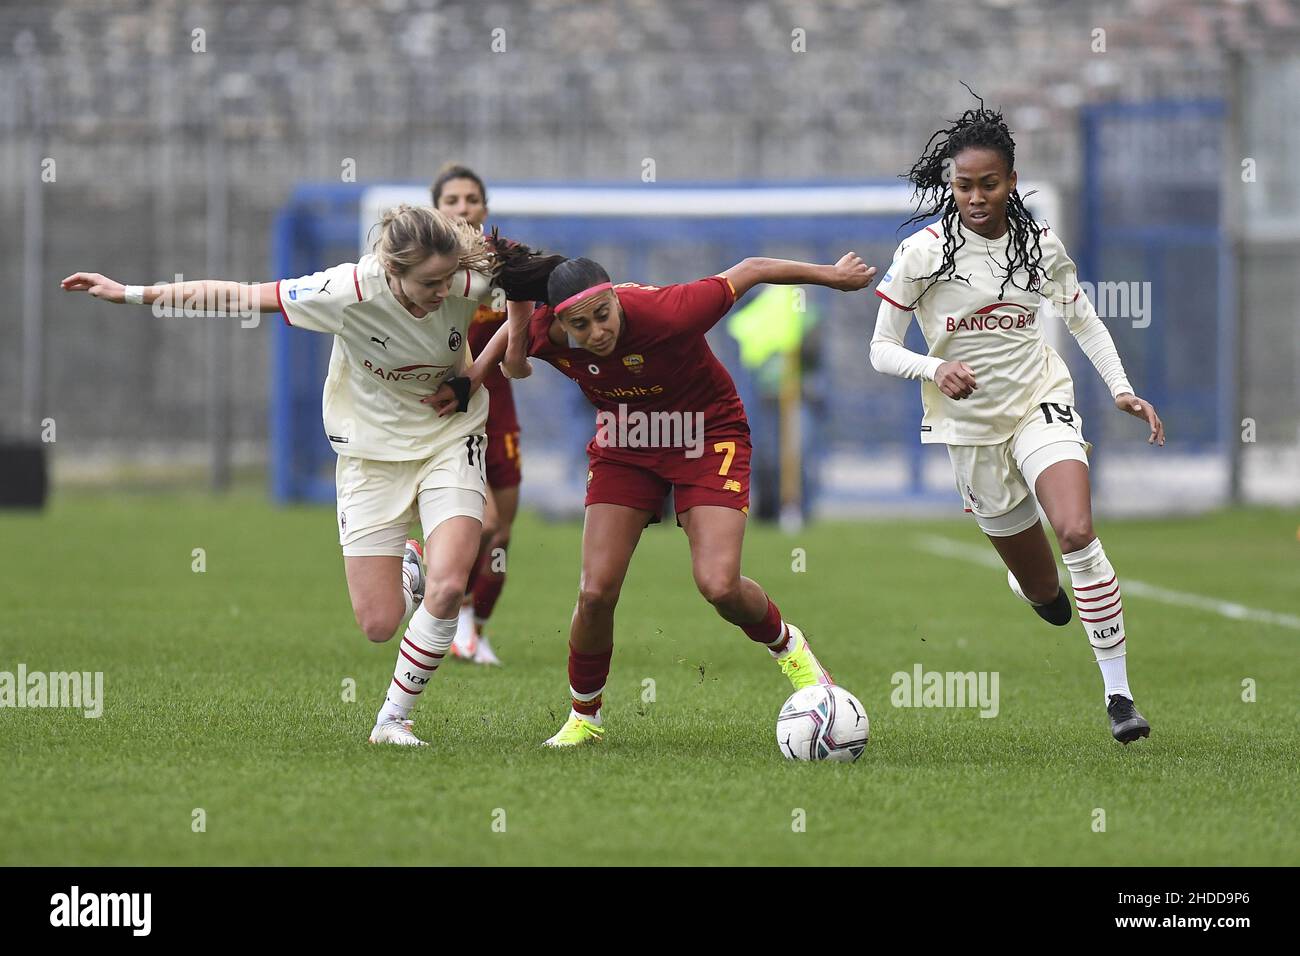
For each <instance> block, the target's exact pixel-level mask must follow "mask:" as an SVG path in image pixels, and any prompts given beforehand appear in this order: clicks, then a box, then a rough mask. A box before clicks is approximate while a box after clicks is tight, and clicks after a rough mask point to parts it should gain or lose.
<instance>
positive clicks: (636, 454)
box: [503, 252, 876, 747]
mask: <svg viewBox="0 0 1300 956" xmlns="http://www.w3.org/2000/svg"><path fill="white" fill-rule="evenodd" d="M875 272H876V270H875V269H872V268H868V267H867V266H866V264H865V263H864V262H863V261H862V260H861V259H860V258H858V256H857V255H855V254H854V253H852V252H850V253H848V254H847V255H845V256H844V257H843V258H842V259H840V260H839V262H837V263H835V264H834V265H813V264H811V263H806V262H789V261H785V260H781V259H758V258H751V259H746V260H744V261H743V262H741V263H739V264H737V265H735V266H732V267H731V268H730V269H728V270H727V271H726V272H723V273H722V274H720V275H716V276H710V277H709V278H707V279H700V280H699V281H697V282H689V283H686V284H683V285H672V286H664V287H662V288H658V287H655V286H648V285H639V284H637V283H634V282H624V283H620V284H619V285H617V286H614V285H612V284H611V282H610V279H609V275H608V274H607V273H606V272H605V270H604V269H602V268H601V267H600V266H599V265H598V264H596V263H595V262H592V261H591V260H590V259H570V260H567V261H565V262H562V263H561V264H560V265H558V266H557V267H556V268H555V269H554V270H553V271H552V272H551V274H550V277H549V280H548V283H547V303H548V304H547V305H546V306H544V307H542V308H540V309H538V310H537V311H535V312H534V313H533V314H532V316H531V317H530V318H527V319H525V318H523V315H524V313H523V312H522V311H519V310H513V309H512V311H511V313H510V318H509V320H508V325H507V327H508V330H509V331H508V346H507V354H506V361H505V363H503V364H504V368H505V370H506V372H507V373H508V374H509V375H511V376H512V377H515V378H522V377H524V376H526V375H528V374H529V373H530V371H531V368H530V364H529V361H528V359H527V356H528V355H534V356H537V357H538V358H540V359H543V360H545V361H547V362H549V363H550V364H551V365H553V366H555V368H557V369H558V370H559V371H560V372H562V373H563V374H564V375H567V376H568V377H569V378H571V379H573V380H574V381H575V382H577V383H578V385H579V386H580V387H581V388H582V390H583V392H585V393H586V395H587V398H589V399H590V400H591V402H592V404H593V405H595V406H596V408H597V416H596V424H597V429H596V435H595V437H593V438H592V440H591V442H590V444H589V445H588V446H587V453H588V459H589V470H588V472H587V500H586V519H585V522H584V526H583V533H582V579H581V583H580V585H579V592H578V604H577V607H576V608H575V610H574V612H573V621H572V624H571V626H570V632H569V685H570V687H569V690H570V695H571V698H572V711H571V713H570V715H569V719H568V720H567V721H566V722H565V724H564V726H563V727H562V728H561V729H560V731H559V733H557V734H556V735H555V736H554V737H551V738H550V739H549V740H547V741H546V743H547V745H548V746H552V747H568V746H574V745H576V744H582V743H587V742H590V741H598V740H600V739H601V736H602V735H603V733H604V730H603V727H602V722H601V712H600V707H601V695H602V693H603V692H604V689H605V681H606V679H607V677H608V675H609V665H610V657H611V655H612V653H613V646H614V607H615V605H616V604H617V603H618V596H619V591H620V589H621V588H622V585H623V578H624V576H625V575H626V573H627V568H628V564H629V563H630V561H631V559H632V552H633V551H634V550H636V545H637V541H638V540H639V539H640V537H641V532H642V530H644V528H645V527H646V525H648V524H650V523H651V522H654V521H658V520H659V509H660V505H661V503H662V502H663V500H664V496H665V495H666V493H667V491H668V489H669V488H670V487H671V488H672V489H673V500H674V505H675V508H676V511H677V521H678V524H680V525H681V527H682V528H683V529H684V530H685V531H686V536H687V538H689V539H690V546H691V565H692V570H693V571H694V575H695V584H696V586H697V587H698V588H699V590H700V593H701V594H702V595H703V596H704V597H705V599H706V600H707V601H708V602H709V603H710V604H712V605H713V607H714V608H715V609H716V610H717V612H718V614H720V615H721V616H722V617H723V619H724V620H726V621H729V622H731V623H732V624H735V625H737V626H738V627H740V628H741V630H743V631H744V632H745V634H746V636H748V637H749V639H750V640H752V641H755V642H757V643H759V644H762V645H764V646H765V647H766V648H767V649H768V650H769V651H770V653H771V654H772V656H773V657H774V658H775V659H776V660H777V662H778V663H779V664H780V666H781V670H782V671H783V672H784V673H785V674H786V676H787V677H789V679H790V681H791V683H792V684H794V686H795V688H796V689H798V688H801V687H807V686H809V685H811V684H816V683H823V684H829V683H831V678H830V675H829V674H828V673H827V672H826V670H825V669H824V668H823V667H822V666H821V664H820V663H818V661H817V658H816V657H814V656H813V653H812V651H811V650H810V649H809V647H808V642H807V640H805V638H804V636H803V633H802V632H801V631H800V630H799V628H797V627H795V626H794V625H792V624H789V623H788V622H785V621H783V620H782V619H781V614H780V612H779V611H778V610H777V607H776V605H775V604H773V603H772V600H771V599H770V598H769V597H768V595H767V592H765V591H764V590H763V588H761V587H760V586H759V585H758V584H757V583H756V582H755V581H752V580H750V579H749V578H747V577H743V576H742V575H741V573H740V551H741V544H742V542H743V541H744V536H745V520H746V512H747V511H748V508H749V457H750V440H749V424H748V423H747V422H746V420H745V409H744V406H743V405H742V404H741V402H740V397H739V396H738V395H737V394H736V386H735V385H734V383H733V382H732V380H731V376H730V375H728V374H727V371H726V369H725V368H723V366H722V363H720V362H719V361H718V359H717V358H716V357H715V356H714V354H713V352H712V351H711V350H710V349H709V345H708V343H707V342H706V341H705V338H704V335H705V333H706V332H708V331H709V329H711V328H712V327H713V326H714V325H715V324H716V323H717V322H718V320H719V319H721V318H722V316H723V315H725V314H726V312H727V311H728V310H729V309H730V308H731V306H732V305H733V304H734V303H735V301H736V299H737V298H739V297H740V296H742V295H744V294H745V293H746V292H747V291H748V290H749V289H751V288H752V287H754V286H755V285H758V284H759V283H764V282H768V283H774V284H778V285H796V284H812V285H822V286H827V287H829V288H832V289H838V290H841V291H845V292H849V291H854V290H857V289H862V288H865V287H866V286H867V285H869V284H870V282H871V280H872V277H873V276H874V275H875Z"/></svg>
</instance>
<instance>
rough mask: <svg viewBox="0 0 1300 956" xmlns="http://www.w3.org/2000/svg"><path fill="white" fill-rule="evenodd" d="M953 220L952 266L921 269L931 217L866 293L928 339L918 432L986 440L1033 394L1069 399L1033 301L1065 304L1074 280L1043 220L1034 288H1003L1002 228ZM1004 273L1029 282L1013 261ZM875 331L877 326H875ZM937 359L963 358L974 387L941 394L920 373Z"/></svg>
mask: <svg viewBox="0 0 1300 956" xmlns="http://www.w3.org/2000/svg"><path fill="white" fill-rule="evenodd" d="M955 228H956V229H957V230H959V232H960V236H961V238H964V239H965V243H964V244H963V245H962V246H961V247H960V248H959V249H958V250H957V252H956V257H955V263H956V269H955V271H954V273H953V275H951V276H950V277H948V278H946V279H943V280H941V281H937V282H936V281H935V280H934V279H926V278H925V277H926V276H929V275H930V274H931V273H933V272H935V271H936V270H937V269H938V268H939V264H940V262H941V261H942V259H943V233H942V226H941V224H939V223H935V224H933V225H930V226H926V227H924V228H922V229H920V230H918V231H917V232H915V233H914V234H913V235H911V236H908V237H907V239H905V240H904V241H903V243H902V244H901V245H900V246H899V247H898V250H897V251H896V252H895V253H894V261H893V263H892V264H891V265H890V267H889V269H888V270H887V271H886V273H885V276H884V278H883V279H882V280H881V281H880V284H879V285H878V286H877V287H876V295H878V296H880V297H881V298H882V299H884V300H885V301H886V302H888V303H889V304H890V305H892V306H894V307H895V308H896V309H899V310H902V312H905V313H911V315H912V317H914V318H915V319H916V322H917V324H918V325H919V326H920V327H921V334H922V335H923V336H924V337H925V342H926V345H928V346H929V353H928V354H929V355H930V356H931V357H932V358H931V360H930V364H929V366H928V368H927V372H926V374H925V375H921V376H920V377H921V378H922V383H921V401H922V405H923V406H924V409H925V413H924V416H923V418H922V421H921V441H922V442H923V443H939V442H942V443H946V444H950V445H993V444H998V443H1000V442H1003V441H1006V440H1007V439H1009V438H1010V437H1011V436H1012V433H1013V432H1014V430H1015V427H1016V423H1017V422H1019V421H1020V420H1021V419H1022V418H1023V417H1024V416H1025V413H1026V412H1028V411H1029V410H1030V409H1031V408H1033V407H1034V406H1036V405H1038V404H1040V403H1042V402H1055V403H1058V404H1061V405H1074V382H1073V380H1072V379H1071V378H1070V371H1069V369H1068V368H1067V367H1066V365H1065V362H1064V361H1063V360H1062V359H1061V357H1060V356H1059V355H1058V354H1057V353H1056V351H1055V350H1054V349H1053V348H1052V347H1051V346H1049V345H1048V344H1047V341H1046V339H1045V338H1044V336H1043V330H1042V328H1041V325H1040V313H1039V306H1040V305H1041V304H1042V300H1043V299H1044V298H1046V299H1049V300H1050V301H1052V302H1053V303H1054V304H1056V305H1057V306H1058V307H1065V306H1068V305H1070V304H1071V303H1073V302H1074V300H1075V299H1076V298H1077V297H1078V296H1079V295H1080V290H1079V286H1078V282H1077V280H1076V277H1075V267H1074V263H1073V262H1071V261H1070V257H1069V256H1068V255H1066V253H1065V247H1064V246H1063V245H1062V244H1061V241H1060V240H1059V239H1058V238H1057V237H1056V233H1055V232H1054V231H1052V230H1050V229H1049V228H1048V227H1047V226H1045V225H1042V224H1038V228H1039V230H1040V235H1039V243H1040V246H1041V248H1042V266H1041V268H1042V270H1043V274H1044V280H1043V282H1042V287H1041V289H1040V290H1039V291H1035V292H1026V291H1025V290H1024V288H1017V287H1016V285H1014V284H1013V283H1011V282H1008V283H1007V284H1006V287H1005V288H1003V279H1005V278H1006V274H1007V248H1008V244H1009V242H1010V235H1011V233H1010V231H1008V232H1007V233H1006V234H1005V235H1004V236H1003V237H1002V238H1000V239H985V238H984V237H983V236H980V235H978V234H976V233H974V232H971V231H969V230H967V229H966V228H964V227H963V226H962V225H961V224H960V221H958V223H957V225H956V227H955ZM1013 279H1014V281H1015V282H1016V283H1019V284H1020V286H1022V287H1023V286H1026V285H1028V284H1029V283H1028V279H1029V276H1028V273H1027V272H1026V271H1025V270H1024V269H1023V268H1022V269H1021V270H1020V271H1018V272H1017V273H1016V275H1015V276H1014V277H1013ZM923 293H924V294H923ZM885 311H886V310H885V309H883V308H882V310H881V315H882V318H881V320H880V323H882V324H883V322H884V321H885ZM891 311H892V310H891ZM896 314H897V313H896ZM1044 314H1047V313H1046V312H1044ZM905 327H906V326H905V324H904V325H903V328H904V329H905ZM1072 331H1073V329H1072ZM880 332H881V330H880V329H879V328H878V329H877V336H879V335H880ZM900 337H901V336H900ZM1108 338H1109V337H1108ZM940 360H941V361H944V362H954V361H960V362H965V363H966V364H967V365H969V366H970V367H971V368H972V369H973V370H974V373H975V381H976V383H977V384H978V386H979V387H978V388H977V389H976V390H975V391H974V392H973V393H972V394H971V395H970V396H969V397H968V398H964V399H962V400H960V401H957V400H954V399H951V398H948V396H946V395H944V394H943V392H941V391H940V390H939V387H938V386H937V385H935V384H934V382H933V381H931V380H930V378H931V377H932V376H933V370H934V368H935V367H937V365H938V362H939V361H940ZM1121 374H1122V371H1121Z"/></svg>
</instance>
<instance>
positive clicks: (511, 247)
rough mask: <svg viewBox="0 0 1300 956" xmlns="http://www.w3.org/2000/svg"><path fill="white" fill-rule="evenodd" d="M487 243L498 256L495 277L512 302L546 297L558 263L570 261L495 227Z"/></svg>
mask: <svg viewBox="0 0 1300 956" xmlns="http://www.w3.org/2000/svg"><path fill="white" fill-rule="evenodd" d="M488 245H489V246H490V247H491V248H492V251H493V253H494V254H495V257H496V270H495V272H494V274H493V279H494V280H495V281H496V284H497V285H499V286H500V287H501V288H503V289H505V290H506V298H507V299H509V300H510V301H512V302H544V301H546V285H547V281H548V280H549V279H550V277H551V273H552V272H554V271H555V267H556V266H558V265H559V264H560V263H562V262H566V261H567V258H566V257H565V256H561V255H546V254H544V253H542V252H540V251H539V250H535V249H530V248H529V247H528V246H526V245H524V244H523V243H522V242H514V241H512V240H510V239H506V238H504V237H502V236H501V235H499V234H498V233H497V230H496V228H495V227H494V228H493V229H492V232H491V235H490V236H489V238H488Z"/></svg>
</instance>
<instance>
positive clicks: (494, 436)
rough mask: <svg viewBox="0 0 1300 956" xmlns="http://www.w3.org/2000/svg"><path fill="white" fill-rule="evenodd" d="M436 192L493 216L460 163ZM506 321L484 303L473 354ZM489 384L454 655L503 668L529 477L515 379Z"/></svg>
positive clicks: (436, 196)
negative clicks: (522, 494) (492, 623)
mask: <svg viewBox="0 0 1300 956" xmlns="http://www.w3.org/2000/svg"><path fill="white" fill-rule="evenodd" d="M431 192H432V195H433V206H434V208H435V209H437V210H438V211H439V212H441V213H445V214H446V215H448V216H453V217H455V218H457V219H463V220H464V221H465V222H468V223H469V224H470V225H472V226H475V227H476V228H478V229H482V228H483V223H484V222H485V221H486V220H487V215H488V207H487V186H486V185H484V183H483V180H482V179H481V178H480V177H479V176H478V174H477V173H475V172H474V171H473V170H472V169H470V168H469V167H467V166H460V165H457V164H454V163H453V164H448V165H446V166H444V167H443V168H442V169H441V170H439V171H438V177H437V179H435V180H434V182H433V187H432V190H431ZM505 320H506V314H505V313H504V312H497V311H495V310H494V309H493V308H492V305H491V304H489V303H486V302H485V303H482V304H480V305H479V308H478V311H477V312H476V313H475V314H474V319H473V322H472V323H471V325H470V327H469V330H468V333H467V336H466V337H467V338H468V339H469V347H470V354H472V355H480V354H482V352H483V351H484V349H486V348H487V345H488V342H490V341H491V340H492V336H493V334H495V333H496V331H497V330H498V329H499V328H501V326H502V325H503V324H504V323H505ZM483 386H484V387H485V388H486V389H487V390H488V417H487V459H486V460H487V487H488V494H487V507H486V509H485V510H484V513H483V537H482V540H481V543H480V547H479V555H478V559H477V560H476V561H475V563H474V570H473V571H471V572H470V577H469V583H468V585H467V586H466V595H465V603H464V604H463V605H462V606H461V609H460V621H459V626H458V627H457V629H456V639H455V640H454V641H453V642H452V645H451V654H452V656H453V657H459V658H461V659H463V660H472V661H474V662H475V663H477V664H500V663H501V661H500V660H499V659H498V658H497V655H496V653H495V652H494V651H493V649H492V644H491V641H489V640H488V636H487V633H486V625H487V621H488V618H490V617H491V616H492V611H493V609H494V608H495V607H496V603H497V599H498V598H500V596H501V590H502V588H504V587H505V583H506V567H505V555H506V549H507V548H508V547H509V546H510V531H511V528H512V526H513V525H514V522H515V515H516V514H517V513H518V511H519V483H520V481H522V478H523V476H522V473H521V471H520V461H519V416H518V415H517V414H516V412H515V397H514V393H513V392H512V391H511V389H510V380H509V379H507V378H506V377H505V376H504V375H503V374H501V368H500V366H499V365H497V364H495V363H494V364H493V365H492V366H491V369H490V371H488V373H487V376H486V378H485V379H484V380H483Z"/></svg>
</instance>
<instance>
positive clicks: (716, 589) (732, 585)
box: [695, 574, 740, 607]
mask: <svg viewBox="0 0 1300 956" xmlns="http://www.w3.org/2000/svg"><path fill="white" fill-rule="evenodd" d="M695 586H696V587H698V588H699V589H700V594H701V595H702V596H703V597H704V600H706V601H708V602H709V603H710V604H712V605H713V606H714V607H728V606H731V605H733V604H735V603H736V602H737V601H739V600H740V575H738V574H737V575H730V574H699V575H696V577H695Z"/></svg>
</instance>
